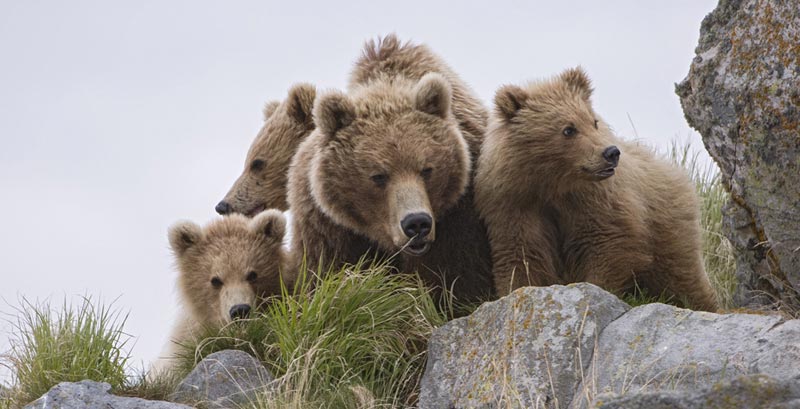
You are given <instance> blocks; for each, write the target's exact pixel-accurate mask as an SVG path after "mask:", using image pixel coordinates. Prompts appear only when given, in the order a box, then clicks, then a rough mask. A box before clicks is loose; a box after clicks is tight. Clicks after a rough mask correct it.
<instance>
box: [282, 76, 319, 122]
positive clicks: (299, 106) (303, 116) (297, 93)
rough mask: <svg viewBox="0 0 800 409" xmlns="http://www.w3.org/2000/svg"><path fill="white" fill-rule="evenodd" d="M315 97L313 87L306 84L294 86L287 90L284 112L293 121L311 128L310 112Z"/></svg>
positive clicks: (315, 90)
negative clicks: (287, 95)
mask: <svg viewBox="0 0 800 409" xmlns="http://www.w3.org/2000/svg"><path fill="white" fill-rule="evenodd" d="M316 97H317V89H316V88H315V87H314V86H313V85H311V84H306V83H300V84H295V85H293V86H292V88H290V89H289V97H288V98H287V99H286V112H287V113H288V114H289V116H291V117H292V118H294V120H295V121H297V122H299V123H301V124H306V125H308V126H313V124H314V121H313V120H312V118H313V116H312V112H313V110H314V99H315V98H316Z"/></svg>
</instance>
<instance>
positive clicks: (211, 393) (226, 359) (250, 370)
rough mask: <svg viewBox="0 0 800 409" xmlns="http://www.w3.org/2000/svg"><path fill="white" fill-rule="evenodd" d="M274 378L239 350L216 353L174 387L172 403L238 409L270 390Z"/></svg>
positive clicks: (249, 356)
mask: <svg viewBox="0 0 800 409" xmlns="http://www.w3.org/2000/svg"><path fill="white" fill-rule="evenodd" d="M273 380H274V378H273V377H272V374H270V373H269V371H268V370H267V369H266V368H264V365H263V364H261V362H259V361H258V360H257V359H255V358H254V357H253V356H252V355H250V354H248V353H246V352H242V351H236V350H225V351H219V352H215V353H213V354H211V355H209V356H207V357H205V358H204V359H203V360H202V361H200V363H198V364H197V365H196V366H195V368H194V369H193V370H192V372H190V373H189V375H187V376H186V378H184V379H183V381H181V382H180V383H179V384H178V386H177V387H176V388H175V392H174V393H173V395H172V397H171V400H173V401H176V402H184V403H203V404H204V405H205V407H208V408H235V407H239V406H240V405H242V404H245V403H247V402H250V401H255V400H256V396H257V395H258V394H263V393H264V392H266V391H268V389H269V388H270V384H271V383H272V381H273Z"/></svg>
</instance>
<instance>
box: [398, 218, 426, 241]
mask: <svg viewBox="0 0 800 409" xmlns="http://www.w3.org/2000/svg"><path fill="white" fill-rule="evenodd" d="M431 226H433V219H431V216H430V215H429V214H427V213H411V214H409V215H406V217H404V218H403V220H402V221H401V222H400V227H402V228H403V233H405V234H406V236H408V237H409V238H412V237H417V238H419V239H421V238H423V237H425V236H427V235H428V233H430V232H431Z"/></svg>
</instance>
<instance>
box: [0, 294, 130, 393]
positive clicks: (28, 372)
mask: <svg viewBox="0 0 800 409" xmlns="http://www.w3.org/2000/svg"><path fill="white" fill-rule="evenodd" d="M20 304H21V305H20V306H19V307H17V308H16V310H17V313H18V315H17V317H16V322H13V323H12V324H13V329H12V334H11V339H10V343H11V350H10V352H9V354H8V356H7V359H6V361H7V363H6V365H7V366H9V367H10V368H11V370H12V373H13V380H14V389H13V391H12V394H13V400H14V401H15V402H16V403H19V404H25V403H27V402H30V401H33V400H35V399H37V398H39V397H40V396H41V395H43V394H44V393H46V392H47V391H48V390H49V389H50V388H52V387H53V386H55V385H56V384H58V383H59V382H76V381H80V380H83V379H92V380H95V381H102V382H108V383H109V384H111V386H112V387H120V386H122V385H123V384H124V382H125V379H126V375H125V368H126V366H127V362H128V359H129V355H128V354H127V352H125V346H126V344H127V343H128V341H129V339H130V337H129V336H128V335H127V334H125V333H123V332H122V327H123V325H124V324H125V321H126V319H127V316H121V315H120V314H119V312H118V311H117V310H115V309H113V308H112V307H111V306H105V305H103V304H102V303H96V302H94V301H93V300H92V299H91V298H90V297H87V296H84V297H81V299H80V301H78V302H77V303H76V304H68V303H67V301H66V300H64V303H63V305H62V306H61V308H60V309H59V310H58V311H54V310H53V309H52V308H51V306H50V303H49V302H42V303H32V302H30V301H28V300H26V299H24V298H23V299H22V301H21V303H20ZM112 306H113V303H112Z"/></svg>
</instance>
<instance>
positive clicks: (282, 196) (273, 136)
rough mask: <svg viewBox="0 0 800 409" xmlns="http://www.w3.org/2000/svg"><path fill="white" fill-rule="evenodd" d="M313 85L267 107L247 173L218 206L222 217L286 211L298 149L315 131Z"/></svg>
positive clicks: (297, 87) (295, 88)
mask: <svg viewBox="0 0 800 409" xmlns="http://www.w3.org/2000/svg"><path fill="white" fill-rule="evenodd" d="M315 98H316V89H315V88H314V86H313V85H309V84H297V85H295V86H293V87H292V88H291V89H290V90H289V95H288V97H287V98H286V100H285V101H284V102H283V103H281V104H279V103H278V102H272V103H269V104H267V106H266V107H265V108H264V125H263V126H262V127H261V130H260V131H259V132H258V136H256V139H255V140H254V141H253V144H252V145H251V146H250V150H249V151H248V152H247V158H246V159H245V165H244V170H243V172H242V174H241V176H239V178H238V179H237V180H236V182H235V183H234V184H233V186H232V187H231V188H230V190H229V191H228V193H227V194H226V195H225V198H223V199H222V201H221V202H219V203H218V204H217V206H216V208H215V209H216V211H217V212H218V213H220V214H223V215H225V214H230V213H240V214H244V215H246V216H248V217H252V216H254V215H256V214H258V213H259V212H261V211H262V210H264V209H279V210H287V209H288V208H289V205H288V204H287V203H286V179H287V172H288V170H289V164H290V163H291V160H292V156H294V153H295V151H296V150H297V147H298V146H299V145H300V143H301V142H302V141H303V140H304V139H305V138H306V137H307V136H308V135H309V134H310V133H311V131H313V129H314V122H313V120H312V116H311V110H312V108H313V105H314V99H315Z"/></svg>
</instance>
